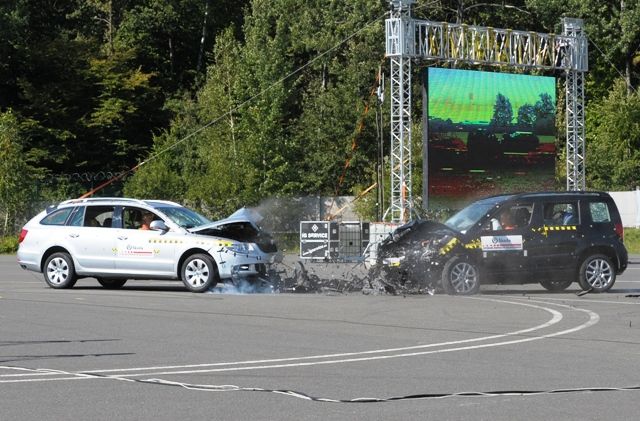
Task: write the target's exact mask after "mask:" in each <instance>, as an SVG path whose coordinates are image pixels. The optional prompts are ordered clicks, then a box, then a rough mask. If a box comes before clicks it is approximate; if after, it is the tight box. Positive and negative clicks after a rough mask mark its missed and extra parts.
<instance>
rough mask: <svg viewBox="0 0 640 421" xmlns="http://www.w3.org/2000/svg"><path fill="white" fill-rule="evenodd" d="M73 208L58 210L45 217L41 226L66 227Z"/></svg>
mask: <svg viewBox="0 0 640 421" xmlns="http://www.w3.org/2000/svg"><path fill="white" fill-rule="evenodd" d="M72 210H73V208H64V209H58V210H56V211H54V212H51V213H50V214H49V215H47V216H45V217H44V218H43V219H42V221H40V224H42V225H64V223H65V222H66V221H67V218H68V217H69V214H70V213H71V211H72Z"/></svg>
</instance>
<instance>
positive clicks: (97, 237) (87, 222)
mask: <svg viewBox="0 0 640 421" xmlns="http://www.w3.org/2000/svg"><path fill="white" fill-rule="evenodd" d="M114 209H115V207H114V206H105V205H99V206H98V205H95V206H92V205H86V206H78V207H77V208H76V209H74V212H73V214H72V215H71V217H70V218H69V222H68V223H67V230H68V237H69V240H68V244H69V246H68V247H69V252H70V253H71V255H72V256H73V257H74V258H75V260H76V266H77V267H76V271H77V272H79V273H96V272H98V273H103V272H104V273H110V272H113V271H114V269H115V260H114V257H115V252H114V248H115V245H116V232H115V230H112V229H111V228H110V227H106V226H103V222H105V221H107V222H108V220H109V218H113V213H114Z"/></svg>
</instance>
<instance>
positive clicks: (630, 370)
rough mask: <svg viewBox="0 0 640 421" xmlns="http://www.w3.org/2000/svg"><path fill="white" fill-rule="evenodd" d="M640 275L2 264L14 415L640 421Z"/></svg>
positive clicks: (2, 321)
mask: <svg viewBox="0 0 640 421" xmlns="http://www.w3.org/2000/svg"><path fill="white" fill-rule="evenodd" d="M307 266H310V268H309V269H310V270H314V271H320V272H321V273H322V270H333V271H335V273H345V271H346V272H348V271H349V269H350V268H349V267H348V266H344V267H341V268H337V267H333V268H332V269H322V267H321V266H317V267H313V266H312V265H307ZM639 275H640V256H632V258H631V264H630V266H629V269H628V270H627V272H625V274H623V275H622V276H621V277H619V278H618V281H617V282H616V285H615V286H614V288H613V289H612V290H611V291H610V292H608V293H605V294H586V295H583V296H578V295H577V294H578V292H579V289H578V287H577V285H575V284H574V285H572V286H571V287H570V288H569V289H568V290H567V291H565V292H562V293H550V292H547V291H546V290H544V289H543V288H541V287H539V286H537V285H524V286H483V288H482V289H481V294H479V295H477V296H474V297H453V296H447V295H443V294H436V295H433V296H431V295H426V294H425V295H405V296H394V295H384V294H380V295H364V294H362V293H344V294H341V293H337V292H336V291H326V292H325V293H314V294H295V293H270V294H225V293H217V294H213V293H205V294H193V293H189V292H187V291H186V290H185V288H184V287H183V286H182V285H181V284H180V283H179V282H158V281H147V282H144V281H134V282H129V283H127V284H126V285H125V287H124V288H123V289H121V290H106V289H103V288H101V287H100V286H99V284H98V283H97V282H96V281H95V280H93V279H83V280H80V281H78V283H77V284H76V287H74V288H73V289H70V290H53V289H50V288H48V287H47V286H46V285H45V283H44V281H43V279H42V276H41V275H40V274H34V273H31V272H26V271H23V270H22V269H20V268H19V267H18V265H17V264H16V262H15V256H0V402H2V405H1V407H0V419H3V420H4V419H6V420H68V419H91V420H113V419H123V420H174V419H189V420H211V419H220V420H248V419H251V420H301V419H304V420H373V419H375V420H390V419H393V420H415V419H434V420H435V419H438V420H468V419H474V420H514V419H517V420H539V419H549V420H585V419H589V420H601V419H608V420H629V419H635V418H637V408H638V405H637V402H638V401H639V400H640V367H639V364H638V361H639V360H640V276H639Z"/></svg>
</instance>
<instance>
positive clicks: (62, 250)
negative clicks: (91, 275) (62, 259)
mask: <svg viewBox="0 0 640 421" xmlns="http://www.w3.org/2000/svg"><path fill="white" fill-rule="evenodd" d="M53 253H67V254H68V255H69V256H71V260H72V261H73V265H74V266H77V262H76V259H74V257H73V256H72V255H71V253H69V250H67V249H66V248H64V247H61V246H53V247H50V248H48V249H47V251H45V252H44V253H42V258H41V259H40V272H44V262H46V261H47V259H48V258H49V256H51V255H52V254H53Z"/></svg>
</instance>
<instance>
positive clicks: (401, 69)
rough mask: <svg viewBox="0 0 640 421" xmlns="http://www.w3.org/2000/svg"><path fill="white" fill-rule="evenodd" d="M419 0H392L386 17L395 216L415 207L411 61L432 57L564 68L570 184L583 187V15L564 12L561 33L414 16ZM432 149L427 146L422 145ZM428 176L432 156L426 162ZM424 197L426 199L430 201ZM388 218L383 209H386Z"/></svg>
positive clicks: (585, 57)
mask: <svg viewBox="0 0 640 421" xmlns="http://www.w3.org/2000/svg"><path fill="white" fill-rule="evenodd" d="M414 3H415V0H391V1H390V4H391V17H390V18H389V19H387V20H386V22H385V29H386V56H387V57H389V60H390V64H391V206H390V208H389V210H388V211H387V213H389V211H390V212H391V221H393V222H405V221H406V220H407V219H408V218H410V217H411V213H412V191H411V127H412V120H411V61H412V60H432V61H440V62H462V63H470V64H477V65H497V66H510V67H520V68H526V69H546V70H563V71H565V72H566V74H567V80H566V87H567V89H566V103H567V190H584V189H585V175H584V173H585V166H584V151H585V131H584V127H585V125H584V118H585V114H584V73H585V72H586V71H587V68H588V50H587V39H586V37H585V35H584V32H583V29H582V28H583V22H582V20H581V19H571V18H564V19H563V24H564V31H563V34H562V35H554V34H543V33H536V32H526V31H515V30H511V29H497V28H491V27H482V26H471V25H464V24H447V23H436V22H430V21H422V20H415V19H413V18H412V17H411V5H412V4H414ZM423 147H425V148H426V147H427V145H426V144H425V145H423ZM423 166H424V167H423V172H424V173H425V174H427V162H426V160H425V162H424V163H423ZM426 200H427V198H426V197H423V205H424V206H425V207H426V205H427V203H426ZM385 216H386V214H385Z"/></svg>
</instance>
